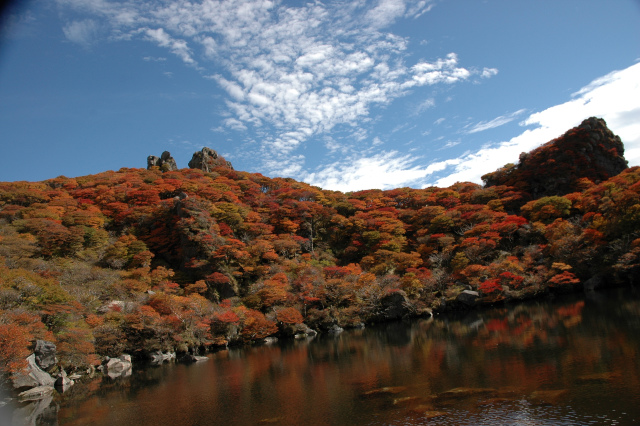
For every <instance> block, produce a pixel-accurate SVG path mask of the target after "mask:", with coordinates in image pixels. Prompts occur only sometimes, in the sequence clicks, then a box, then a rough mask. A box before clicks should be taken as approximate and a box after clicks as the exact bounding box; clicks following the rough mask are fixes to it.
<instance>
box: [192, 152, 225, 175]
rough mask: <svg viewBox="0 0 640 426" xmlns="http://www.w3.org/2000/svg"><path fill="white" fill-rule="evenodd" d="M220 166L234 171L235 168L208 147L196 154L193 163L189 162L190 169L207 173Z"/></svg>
mask: <svg viewBox="0 0 640 426" xmlns="http://www.w3.org/2000/svg"><path fill="white" fill-rule="evenodd" d="M220 166H222V167H226V168H228V169H231V170H233V166H232V165H231V163H230V162H228V161H227V160H225V159H224V158H223V157H221V156H220V155H218V153H217V152H216V151H214V150H213V149H211V148H208V147H206V146H205V147H204V148H202V150H200V151H198V152H194V153H193V157H192V158H191V161H189V168H190V169H200V170H203V171H205V172H210V171H212V170H213V169H214V167H220Z"/></svg>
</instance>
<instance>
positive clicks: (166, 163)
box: [147, 151, 178, 172]
mask: <svg viewBox="0 0 640 426" xmlns="http://www.w3.org/2000/svg"><path fill="white" fill-rule="evenodd" d="M152 167H159V168H160V170H162V171H163V172H170V171H173V170H178V165H177V164H176V160H174V159H173V157H172V156H171V153H170V152H169V151H165V152H163V153H162V155H161V156H160V158H158V157H156V156H155V155H150V156H148V157H147V170H151V168H152Z"/></svg>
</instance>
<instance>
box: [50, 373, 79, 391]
mask: <svg viewBox="0 0 640 426" xmlns="http://www.w3.org/2000/svg"><path fill="white" fill-rule="evenodd" d="M73 384H74V381H73V380H72V379H71V378H70V377H68V376H67V372H66V371H64V368H63V369H60V374H58V377H57V378H56V382H55V384H54V385H55V388H56V389H58V391H60V392H66V391H67V389H69V388H70V387H71V386H73Z"/></svg>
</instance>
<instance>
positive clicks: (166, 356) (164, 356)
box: [149, 351, 176, 365]
mask: <svg viewBox="0 0 640 426" xmlns="http://www.w3.org/2000/svg"><path fill="white" fill-rule="evenodd" d="M175 359H176V353H175V352H167V353H162V351H156V352H151V353H150V354H149V360H150V361H151V363H152V364H156V365H157V364H162V363H163V362H165V361H168V362H169V361H175Z"/></svg>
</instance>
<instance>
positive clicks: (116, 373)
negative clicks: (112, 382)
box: [100, 354, 132, 379]
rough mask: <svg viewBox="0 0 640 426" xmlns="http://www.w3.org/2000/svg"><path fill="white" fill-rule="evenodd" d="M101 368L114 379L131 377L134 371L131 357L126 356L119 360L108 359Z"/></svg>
mask: <svg viewBox="0 0 640 426" xmlns="http://www.w3.org/2000/svg"><path fill="white" fill-rule="evenodd" d="M100 367H101V368H102V370H103V372H105V373H106V374H107V376H109V377H111V378H112V379H116V378H118V377H127V376H130V375H131V370H132V364H131V355H126V354H124V355H120V356H119V357H118V358H109V357H106V358H105V359H104V361H102V365H101V366H100Z"/></svg>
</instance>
